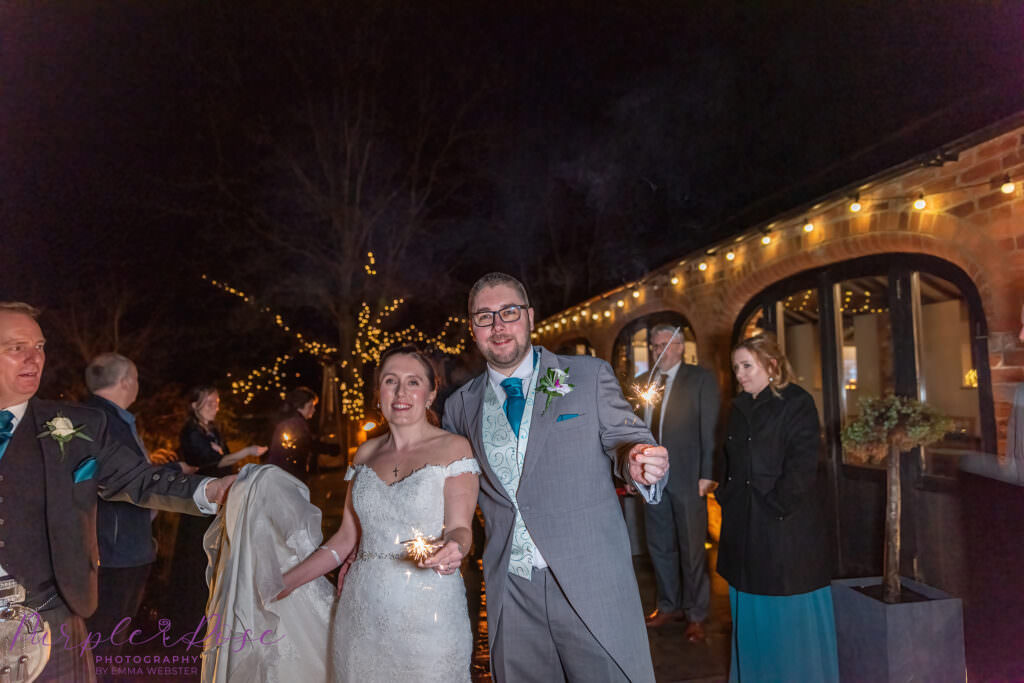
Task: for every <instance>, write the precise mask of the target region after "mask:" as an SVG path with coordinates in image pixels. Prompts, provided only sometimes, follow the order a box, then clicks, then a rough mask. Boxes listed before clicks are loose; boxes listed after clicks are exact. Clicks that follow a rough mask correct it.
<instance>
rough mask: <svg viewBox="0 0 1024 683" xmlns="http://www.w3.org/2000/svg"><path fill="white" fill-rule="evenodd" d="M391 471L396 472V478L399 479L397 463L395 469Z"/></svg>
mask: <svg viewBox="0 0 1024 683" xmlns="http://www.w3.org/2000/svg"><path fill="white" fill-rule="evenodd" d="M391 471H392V472H394V473H395V479H398V465H395V469H393V470H391Z"/></svg>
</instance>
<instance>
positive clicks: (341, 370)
mask: <svg viewBox="0 0 1024 683" xmlns="http://www.w3.org/2000/svg"><path fill="white" fill-rule="evenodd" d="M366 259H367V260H366V263H365V264H364V270H365V271H366V274H367V276H369V277H371V278H372V277H374V276H376V275H377V270H376V268H375V265H376V260H375V258H374V255H373V252H367V255H366ZM201 277H202V279H203V280H205V281H206V282H208V283H209V284H210V285H212V286H213V287H216V288H217V289H219V290H220V291H222V292H225V293H226V294H230V295H232V296H235V297H237V298H239V299H241V300H242V302H243V303H245V304H248V305H249V306H251V307H253V308H255V309H256V310H258V311H259V312H260V313H262V314H264V315H266V316H267V317H268V318H269V319H270V320H271V321H272V322H273V324H274V325H275V326H277V327H278V328H280V329H281V330H282V331H284V332H287V333H288V334H289V335H290V336H291V337H292V340H293V342H294V344H295V350H294V352H293V353H286V354H282V355H280V356H277V357H276V358H275V359H274V360H273V362H271V363H268V364H266V365H260V366H259V367H255V368H253V369H251V370H249V372H248V373H246V375H245V377H244V378H243V379H233V380H232V381H231V393H232V394H234V395H236V396H240V397H241V398H242V402H243V403H244V404H249V403H251V402H252V401H253V400H254V399H255V398H256V397H257V396H258V395H260V394H261V393H263V392H267V391H275V392H277V393H278V394H279V395H280V396H281V398H284V395H285V380H286V379H287V378H288V377H290V376H292V375H294V376H295V377H298V376H299V375H298V373H289V372H287V367H286V366H287V365H288V364H289V362H290V361H292V360H294V359H295V355H294V354H295V353H298V354H307V355H309V356H312V357H313V358H316V359H317V361H319V362H320V363H321V364H325V365H326V364H331V363H333V364H336V366H337V369H338V375H337V376H335V378H334V382H335V384H336V386H337V389H338V392H339V395H340V405H341V411H342V413H343V414H344V415H346V416H347V417H349V418H350V419H352V420H361V419H363V418H364V417H365V415H366V381H365V380H364V379H363V368H364V367H365V366H366V365H368V364H377V363H379V362H380V356H381V354H382V353H383V352H384V350H385V349H387V348H388V347H389V346H392V345H394V344H401V343H416V344H417V345H419V346H421V347H432V348H435V349H437V350H438V351H440V352H441V353H444V354H447V355H458V354H461V353H462V352H463V351H465V349H466V343H467V342H466V335H465V331H466V327H467V324H468V320H467V319H466V318H461V317H459V316H448V318H447V320H445V322H444V325H443V326H442V328H441V330H440V331H439V332H438V333H437V334H435V335H428V334H427V333H425V332H424V331H423V330H421V329H419V328H418V327H417V326H416V325H409V326H407V327H405V328H402V329H400V330H388V329H386V328H385V323H386V322H387V320H388V319H389V318H390V317H391V316H392V315H393V314H394V313H395V312H396V311H398V310H399V308H400V307H401V306H402V304H404V303H405V299H404V298H398V299H392V300H391V302H390V303H388V304H385V305H384V306H382V307H381V308H380V309H379V310H377V311H376V312H375V311H374V309H373V307H371V306H370V305H369V304H368V303H367V302H365V301H363V302H361V303H360V305H359V313H358V315H357V316H356V332H355V336H354V338H353V340H352V348H351V352H350V356H349V357H347V358H337V357H336V356H337V354H338V353H339V349H338V347H337V346H334V345H332V344H328V343H326V342H323V341H318V340H315V339H310V338H309V337H306V336H303V334H302V333H301V332H299V331H297V330H294V329H293V328H292V327H291V325H289V324H288V323H287V322H285V320H284V318H283V317H282V316H281V314H279V313H275V312H274V311H272V310H271V309H270V307H268V306H264V305H261V304H259V303H258V302H257V300H256V298H255V297H253V296H251V295H249V294H247V293H246V292H244V291H242V290H240V289H238V288H236V287H233V286H232V285H231V284H229V283H227V282H224V281H223V280H215V279H213V278H211V277H209V276H208V275H206V274H205V273H204V274H203V275H202V276H201ZM228 377H231V375H230V374H229V375H228Z"/></svg>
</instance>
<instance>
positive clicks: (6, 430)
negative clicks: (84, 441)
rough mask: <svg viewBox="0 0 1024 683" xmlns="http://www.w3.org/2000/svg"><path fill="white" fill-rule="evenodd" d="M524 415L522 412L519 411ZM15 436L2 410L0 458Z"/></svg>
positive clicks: (11, 415)
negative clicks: (12, 436)
mask: <svg viewBox="0 0 1024 683" xmlns="http://www.w3.org/2000/svg"><path fill="white" fill-rule="evenodd" d="M519 414H520V415H521V414H522V411H521V410H520V411H519ZM12 434H14V413H12V412H11V411H9V410H0V458H2V457H4V451H6V450H7V444H8V443H10V441H11V435H12Z"/></svg>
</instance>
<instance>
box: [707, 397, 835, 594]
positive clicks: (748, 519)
mask: <svg viewBox="0 0 1024 683" xmlns="http://www.w3.org/2000/svg"><path fill="white" fill-rule="evenodd" d="M779 393H780V395H779V396H776V395H775V394H773V393H772V391H771V390H770V389H765V390H763V391H762V392H761V393H760V394H758V396H757V398H754V397H752V396H751V395H750V394H748V393H746V392H744V393H742V394H740V395H739V396H737V397H736V399H735V400H734V401H733V410H732V414H731V415H730V417H729V429H728V433H727V436H726V441H725V460H726V463H725V477H724V482H723V485H722V486H721V488H720V489H719V490H718V493H717V494H716V497H717V498H718V501H719V503H721V505H722V535H721V540H720V541H719V546H718V573H719V574H721V575H722V577H723V578H725V580H726V581H728V582H729V584H730V585H731V586H732V587H733V588H735V589H736V590H739V591H743V592H745V593H757V594H760V595H793V594H796V593H806V592H809V591H812V590H816V589H818V588H822V587H824V586H826V585H828V582H829V579H830V578H831V574H832V571H831V567H832V562H831V554H830V551H829V547H828V541H827V536H826V533H825V519H824V517H823V515H822V508H821V502H820V496H819V493H818V485H817V467H818V448H819V443H820V434H819V429H818V412H817V410H816V409H815V407H814V399H813V398H811V395H810V394H808V393H807V392H806V391H804V390H803V389H802V388H800V387H799V386H797V385H795V384H790V385H788V386H787V387H786V388H785V389H782V390H781V391H780V392H779Z"/></svg>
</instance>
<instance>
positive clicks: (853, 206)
mask: <svg viewBox="0 0 1024 683" xmlns="http://www.w3.org/2000/svg"><path fill="white" fill-rule="evenodd" d="M863 208H864V207H863V206H862V205H861V203H860V195H859V194H855V195H853V201H851V202H850V211H852V212H853V213H857V212H858V211H860V210H861V209H863Z"/></svg>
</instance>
